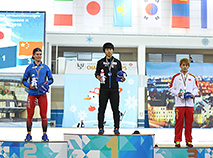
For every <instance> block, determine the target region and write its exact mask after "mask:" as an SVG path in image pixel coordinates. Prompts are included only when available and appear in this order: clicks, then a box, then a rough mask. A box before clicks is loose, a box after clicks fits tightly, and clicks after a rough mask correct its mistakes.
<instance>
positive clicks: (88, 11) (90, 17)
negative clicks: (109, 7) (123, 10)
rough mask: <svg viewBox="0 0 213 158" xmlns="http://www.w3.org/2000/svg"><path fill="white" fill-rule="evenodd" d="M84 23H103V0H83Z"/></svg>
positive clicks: (95, 24) (94, 24)
mask: <svg viewBox="0 0 213 158" xmlns="http://www.w3.org/2000/svg"><path fill="white" fill-rule="evenodd" d="M84 24H85V25H93V26H101V25H103V0H84Z"/></svg>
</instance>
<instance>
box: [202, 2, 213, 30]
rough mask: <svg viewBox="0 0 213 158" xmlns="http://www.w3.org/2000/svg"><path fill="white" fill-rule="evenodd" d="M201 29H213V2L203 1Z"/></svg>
mask: <svg viewBox="0 0 213 158" xmlns="http://www.w3.org/2000/svg"><path fill="white" fill-rule="evenodd" d="M201 28H213V0H201Z"/></svg>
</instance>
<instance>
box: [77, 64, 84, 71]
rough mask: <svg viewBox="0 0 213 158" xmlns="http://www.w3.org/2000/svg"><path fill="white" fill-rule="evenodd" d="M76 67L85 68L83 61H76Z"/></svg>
mask: <svg viewBox="0 0 213 158" xmlns="http://www.w3.org/2000/svg"><path fill="white" fill-rule="evenodd" d="M76 68H77V69H78V70H83V69H84V68H85V64H84V63H76Z"/></svg>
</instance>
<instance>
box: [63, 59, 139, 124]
mask: <svg viewBox="0 0 213 158" xmlns="http://www.w3.org/2000/svg"><path fill="white" fill-rule="evenodd" d="M68 63H74V64H73V65H72V66H71V64H68ZM68 63H67V66H66V67H67V69H69V70H73V71H70V72H73V74H69V73H67V72H69V71H68V70H67V69H66V74H65V84H64V85H65V86H64V87H65V88H64V118H63V127H77V125H78V123H80V122H81V120H83V122H84V124H85V127H88V128H90V127H97V125H98V121H97V112H98V107H99V91H100V82H99V81H98V80H97V79H96V78H95V76H94V73H95V67H92V66H88V65H90V64H91V63H93V65H96V62H86V63H85V62H80V63H85V65H87V67H84V66H83V65H81V64H80V63H79V62H75V61H69V62H68ZM89 63H90V64H89ZM127 63H128V64H127ZM125 64H127V65H129V64H130V65H131V62H125V63H124V65H125ZM68 65H69V66H68ZM76 65H78V66H79V65H81V66H79V67H76ZM83 67H84V68H83ZM78 68H80V70H79V72H81V74H80V73H77V72H78V71H77V69H78ZM91 68H92V69H93V70H91ZM75 69H76V70H75ZM88 69H89V70H88ZM135 69H136V67H135ZM123 70H124V71H126V70H125V69H124V68H123ZM132 70H133V68H132ZM76 71H77V72H76ZM85 72H87V73H85ZM88 72H89V73H88ZM126 72H127V79H126V81H125V82H123V83H119V87H120V88H119V93H120V104H119V110H120V116H121V117H120V126H121V127H128V128H134V127H137V113H138V91H137V89H138V76H137V75H136V74H134V75H133V74H131V73H129V74H128V71H126ZM133 72H134V71H133ZM135 72H137V71H135ZM76 83H79V84H76ZM113 125H114V121H113V116H112V110H111V105H110V102H109V101H108V103H107V109H106V113H105V125H104V126H105V127H113Z"/></svg>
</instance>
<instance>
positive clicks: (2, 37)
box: [0, 28, 12, 46]
mask: <svg viewBox="0 0 213 158" xmlns="http://www.w3.org/2000/svg"><path fill="white" fill-rule="evenodd" d="M11 37H12V29H10V28H0V46H2V45H3V43H4V46H5V45H7V44H8V43H10V42H11Z"/></svg>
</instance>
